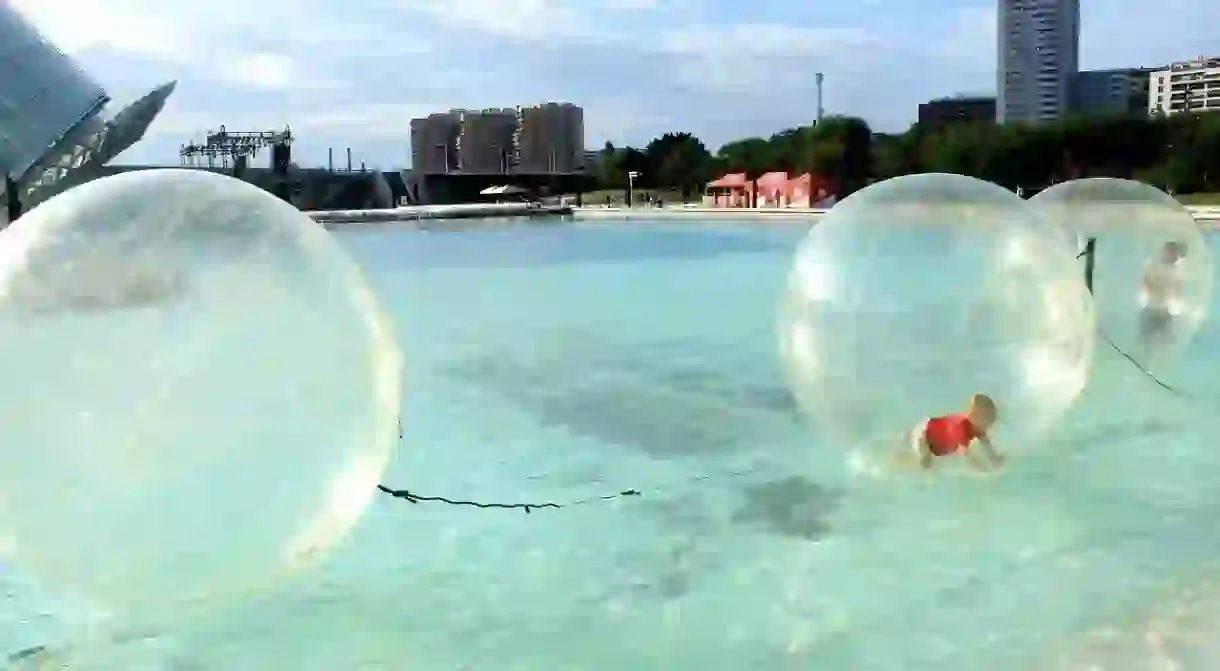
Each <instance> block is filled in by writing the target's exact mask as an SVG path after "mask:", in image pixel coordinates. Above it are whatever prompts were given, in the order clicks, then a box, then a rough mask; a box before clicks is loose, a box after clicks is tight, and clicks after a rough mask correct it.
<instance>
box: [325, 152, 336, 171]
mask: <svg viewBox="0 0 1220 671" xmlns="http://www.w3.org/2000/svg"><path fill="white" fill-rule="evenodd" d="M326 166H327V167H326V169H327V170H329V171H330V172H334V171H335V148H334V147H328V148H327V149H326Z"/></svg>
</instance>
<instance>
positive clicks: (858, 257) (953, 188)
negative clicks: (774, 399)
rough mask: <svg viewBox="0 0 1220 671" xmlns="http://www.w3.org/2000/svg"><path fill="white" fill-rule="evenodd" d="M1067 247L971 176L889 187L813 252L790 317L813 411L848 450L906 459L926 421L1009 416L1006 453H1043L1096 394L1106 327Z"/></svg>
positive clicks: (790, 340)
mask: <svg viewBox="0 0 1220 671" xmlns="http://www.w3.org/2000/svg"><path fill="white" fill-rule="evenodd" d="M1065 244H1066V243H1065V241H1064V240H1063V239H1062V237H1061V236H1060V235H1059V234H1058V233H1057V232H1055V231H1053V230H1051V229H1050V228H1049V227H1048V226H1046V225H1045V224H1043V223H1041V222H1040V220H1039V219H1038V218H1037V217H1036V216H1035V215H1034V214H1033V213H1032V212H1031V211H1030V209H1029V208H1028V207H1027V205H1026V203H1025V202H1024V201H1023V200H1021V199H1020V198H1019V197H1018V196H1016V195H1015V194H1013V193H1011V192H1009V191H1006V190H1004V189H1002V188H1000V187H998V186H995V185H993V184H990V183H988V182H983V181H980V180H977V179H973V178H970V177H963V176H960V175H946V174H924V175H910V176H905V177H898V178H895V179H891V180H888V181H885V182H881V183H878V184H874V185H872V186H869V187H868V188H866V189H864V190H862V191H859V192H857V193H855V194H853V195H852V196H851V197H849V198H847V199H846V200H844V201H843V202H841V203H839V204H838V205H836V206H835V207H834V208H833V209H832V210H831V211H830V212H829V213H828V214H827V215H826V216H825V217H823V218H822V219H821V220H819V221H818V223H816V224H814V226H813V228H812V229H811V230H810V231H809V234H808V235H807V236H806V238H805V239H804V240H803V241H802V242H801V244H800V246H799V247H798V249H797V252H796V256H795V259H794V262H793V267H792V270H791V273H790V276H789V281H788V287H787V292H786V295H785V298H784V301H783V304H782V307H781V314H780V342H781V353H782V357H783V361H784V363H785V368H786V370H787V373H788V377H789V382H790V384H791V388H792V390H793V393H794V395H795V397H796V400H797V402H798V404H799V405H800V406H801V408H802V409H803V410H804V411H806V413H807V414H808V415H810V416H811V417H812V418H813V419H814V420H815V421H816V423H817V425H818V426H819V428H820V429H821V430H822V432H823V433H824V434H825V437H826V438H827V439H829V440H830V441H831V442H832V443H834V444H835V445H838V446H840V447H843V448H848V449H852V450H858V449H863V450H883V451H885V452H887V453H892V452H893V450H895V449H903V447H904V442H905V438H904V434H905V433H906V432H908V431H909V430H910V429H911V428H912V427H914V426H916V425H917V423H919V422H920V421H922V420H923V419H925V418H928V417H933V416H939V415H944V414H948V413H952V412H958V411H962V410H964V409H965V405H966V401H967V399H968V397H969V396H970V394H972V393H975V392H981V393H984V394H988V395H990V396H991V397H992V398H993V399H994V400H995V402H996V404H997V406H998V409H999V423H998V424H997V425H996V427H995V428H994V429H993V433H994V434H995V435H996V436H997V438H998V439H999V440H1000V441H1001V445H1000V446H1001V447H1007V449H1009V450H1010V451H1015V452H1020V451H1028V450H1032V449H1035V448H1036V447H1037V443H1036V442H1034V441H1033V439H1034V438H1036V437H1038V436H1040V435H1042V434H1043V432H1045V431H1046V430H1048V429H1049V428H1051V427H1052V426H1053V425H1054V423H1055V422H1056V420H1058V419H1059V418H1060V416H1061V415H1062V414H1063V413H1064V411H1065V410H1066V409H1067V408H1068V407H1069V406H1070V405H1071V404H1072V403H1073V401H1074V400H1075V399H1076V397H1077V396H1078V395H1079V393H1080V392H1081V390H1082V389H1083V388H1084V386H1085V382H1086V380H1087V378H1088V375H1089V369H1090V363H1091V358H1092V350H1093V339H1094V321H1093V313H1092V306H1091V302H1090V298H1089V295H1088V292H1087V290H1086V288H1085V286H1084V282H1083V280H1082V279H1081V275H1080V272H1079V268H1078V267H1077V265H1076V262H1075V260H1074V259H1073V258H1072V256H1071V255H1070V254H1069V253H1068V252H1067V250H1066V249H1065Z"/></svg>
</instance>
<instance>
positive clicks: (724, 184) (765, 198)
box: [703, 172, 835, 207]
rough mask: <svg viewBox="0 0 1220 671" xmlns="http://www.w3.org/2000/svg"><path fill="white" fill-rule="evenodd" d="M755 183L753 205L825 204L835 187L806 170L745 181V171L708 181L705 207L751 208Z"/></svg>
mask: <svg viewBox="0 0 1220 671" xmlns="http://www.w3.org/2000/svg"><path fill="white" fill-rule="evenodd" d="M755 183H757V185H758V203H757V204H755V205H753V206H754V207H810V206H812V207H819V206H821V207H829V206H830V205H831V204H833V203H834V197H835V193H834V192H835V188H834V184H833V183H832V182H831V181H830V180H829V179H826V178H824V177H822V176H821V175H812V174H810V173H805V174H803V175H800V176H797V177H789V176H788V173H786V172H768V173H765V174H763V175H761V176H760V177H759V178H758V179H757V180H756V182H751V181H749V180H747V179H746V175H745V173H741V172H736V173H729V174H727V175H725V176H723V177H721V178H719V179H716V180H713V181H711V182H708V184H707V188H706V190H705V191H704V194H705V195H704V198H703V203H704V205H707V206H708V207H751V202H750V201H751V198H752V197H753V195H754V193H753V187H754V184H755ZM810 193H812V194H813V198H812V202H811V201H810Z"/></svg>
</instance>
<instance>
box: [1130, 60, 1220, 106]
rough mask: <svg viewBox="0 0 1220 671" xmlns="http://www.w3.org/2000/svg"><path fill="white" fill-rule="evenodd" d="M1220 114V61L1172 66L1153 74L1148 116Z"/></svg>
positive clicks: (1150, 82)
mask: <svg viewBox="0 0 1220 671" xmlns="http://www.w3.org/2000/svg"><path fill="white" fill-rule="evenodd" d="M1179 112H1220V58H1202V57H1200V58H1197V59H1195V60H1193V61H1182V62H1178V63H1173V64H1171V65H1170V66H1169V67H1168V68H1165V69H1162V70H1157V71H1155V72H1153V73H1151V75H1149V81H1148V113H1149V114H1177V113H1179Z"/></svg>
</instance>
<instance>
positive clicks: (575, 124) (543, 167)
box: [513, 103, 585, 174]
mask: <svg viewBox="0 0 1220 671" xmlns="http://www.w3.org/2000/svg"><path fill="white" fill-rule="evenodd" d="M513 149H514V159H515V160H514V163H515V165H516V170H517V171H518V172H523V173H534V174H544V173H573V172H581V171H583V170H584V165H585V160H584V158H585V114H584V110H582V109H581V108H580V107H577V106H576V105H573V104H571V103H544V104H542V105H537V106H533V107H519V108H517V130H516V135H515V142H514V143H513Z"/></svg>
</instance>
